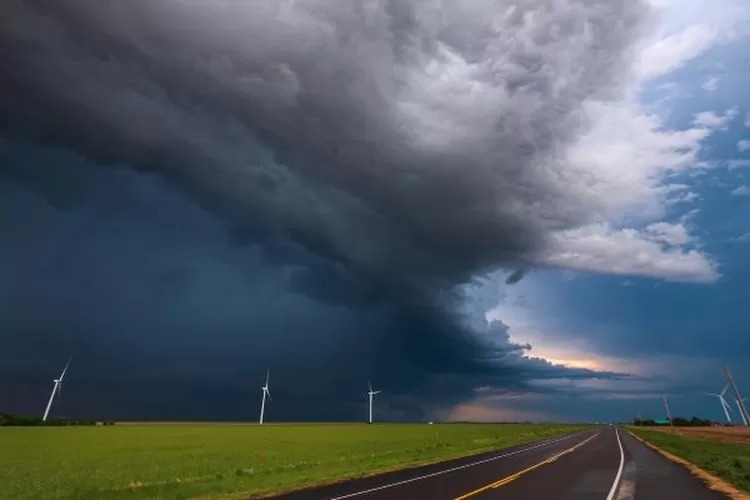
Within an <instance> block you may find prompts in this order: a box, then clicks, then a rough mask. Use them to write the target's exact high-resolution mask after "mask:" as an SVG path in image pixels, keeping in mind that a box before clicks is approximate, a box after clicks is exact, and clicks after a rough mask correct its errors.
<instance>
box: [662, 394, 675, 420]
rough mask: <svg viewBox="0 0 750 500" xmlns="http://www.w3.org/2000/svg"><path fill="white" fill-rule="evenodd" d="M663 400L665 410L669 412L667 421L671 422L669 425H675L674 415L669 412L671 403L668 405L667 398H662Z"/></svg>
mask: <svg viewBox="0 0 750 500" xmlns="http://www.w3.org/2000/svg"><path fill="white" fill-rule="evenodd" d="M661 399H662V401H664V409H665V410H666V412H667V420H669V425H674V424H672V413H671V412H670V411H669V403H667V397H666V396H662V397H661Z"/></svg>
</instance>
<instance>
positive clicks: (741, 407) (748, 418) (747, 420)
mask: <svg viewBox="0 0 750 500" xmlns="http://www.w3.org/2000/svg"><path fill="white" fill-rule="evenodd" d="M724 370H726V372H727V381H728V382H729V384H730V385H731V386H732V390H733V392H734V399H735V401H736V402H737V410H738V411H739V412H740V418H741V419H742V422H743V423H744V424H745V425H748V424H750V414H748V412H747V408H746V407H745V399H744V398H743V397H742V396H741V395H740V390H739V389H738V388H737V382H735V380H734V377H733V376H732V372H730V371H729V367H728V366H725V367H724Z"/></svg>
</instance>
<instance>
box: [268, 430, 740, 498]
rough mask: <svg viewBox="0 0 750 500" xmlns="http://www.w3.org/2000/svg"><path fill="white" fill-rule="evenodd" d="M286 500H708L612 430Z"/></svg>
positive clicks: (686, 477) (688, 480)
mask: <svg viewBox="0 0 750 500" xmlns="http://www.w3.org/2000/svg"><path fill="white" fill-rule="evenodd" d="M277 498H283V499H285V500H318V499H333V500H344V499H350V498H351V499H355V500H360V499H361V500H374V499H378V500H391V499H393V500H422V499H425V500H427V499H430V500H432V499H460V500H464V499H472V500H474V499H476V500H479V499H488V498H493V499H494V498H497V499H514V500H515V499H524V500H526V499H549V498H552V499H576V500H578V499H581V500H588V499H597V500H615V499H617V500H631V499H632V500H652V499H653V500H663V499H679V500H712V499H723V498H727V497H725V496H722V495H720V494H718V493H716V492H713V491H711V490H709V489H708V488H707V487H706V486H705V485H704V484H703V483H702V482H701V481H700V480H698V479H697V478H695V477H694V476H692V475H691V474H690V473H689V472H688V471H687V470H685V469H684V468H683V467H681V466H679V465H677V464H674V463H672V462H670V461H669V460H667V459H665V458H663V457H662V456H661V455H659V454H658V453H656V452H655V451H653V450H651V449H650V448H648V447H646V446H644V445H643V444H642V443H640V442H639V441H638V440H636V439H635V438H633V437H632V436H630V435H629V434H628V433H627V432H625V431H619V430H616V429H615V428H614V427H602V428H598V429H595V430H589V431H584V432H579V433H575V434H572V435H569V436H565V437H562V438H556V439H554V440H547V441H542V442H538V443H532V444H526V445H522V446H514V447H511V448H507V449H504V450H500V451H494V452H489V453H482V454H479V455H473V456H471V457H465V458H461V459H456V460H449V461H446V462H441V463H438V464H434V465H429V466H425V467H418V468H413V469H408V470H401V471H395V472H389V473H386V474H380V475H377V476H371V477H367V478H362V479H356V480H352V481H346V482H342V483H338V484H334V485H330V486H323V487H319V488H311V489H307V490H302V491H297V492H294V493H290V494H287V495H282V496H279V497H277Z"/></svg>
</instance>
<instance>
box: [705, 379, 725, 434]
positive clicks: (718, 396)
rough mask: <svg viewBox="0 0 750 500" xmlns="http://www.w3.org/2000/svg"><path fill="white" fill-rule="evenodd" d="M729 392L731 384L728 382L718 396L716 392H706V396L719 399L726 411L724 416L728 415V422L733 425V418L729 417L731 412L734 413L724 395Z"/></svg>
mask: <svg viewBox="0 0 750 500" xmlns="http://www.w3.org/2000/svg"><path fill="white" fill-rule="evenodd" d="M728 390H729V382H727V383H726V384H725V385H724V388H723V389H722V390H721V392H720V393H718V394H716V393H714V392H706V393H704V394H706V395H707V396H714V397H716V398H719V402H720V403H721V408H722V410H724V415H726V417H727V422H728V423H730V424H731V423H732V417H731V416H730V415H729V412H731V411H732V407H731V406H729V403H727V400H726V399H724V395H725V394H726V393H727V391H728Z"/></svg>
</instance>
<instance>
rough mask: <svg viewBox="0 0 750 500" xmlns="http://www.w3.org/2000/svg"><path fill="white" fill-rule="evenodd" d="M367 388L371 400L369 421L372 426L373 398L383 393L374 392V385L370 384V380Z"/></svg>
mask: <svg viewBox="0 0 750 500" xmlns="http://www.w3.org/2000/svg"><path fill="white" fill-rule="evenodd" d="M367 388H368V389H369V390H368V391H367V395H368V396H369V398H370V413H369V416H370V418H369V419H368V423H370V424H371V423H372V398H373V396H375V394H380V393H381V391H373V390H372V384H370V381H369V380H368V381H367Z"/></svg>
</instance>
